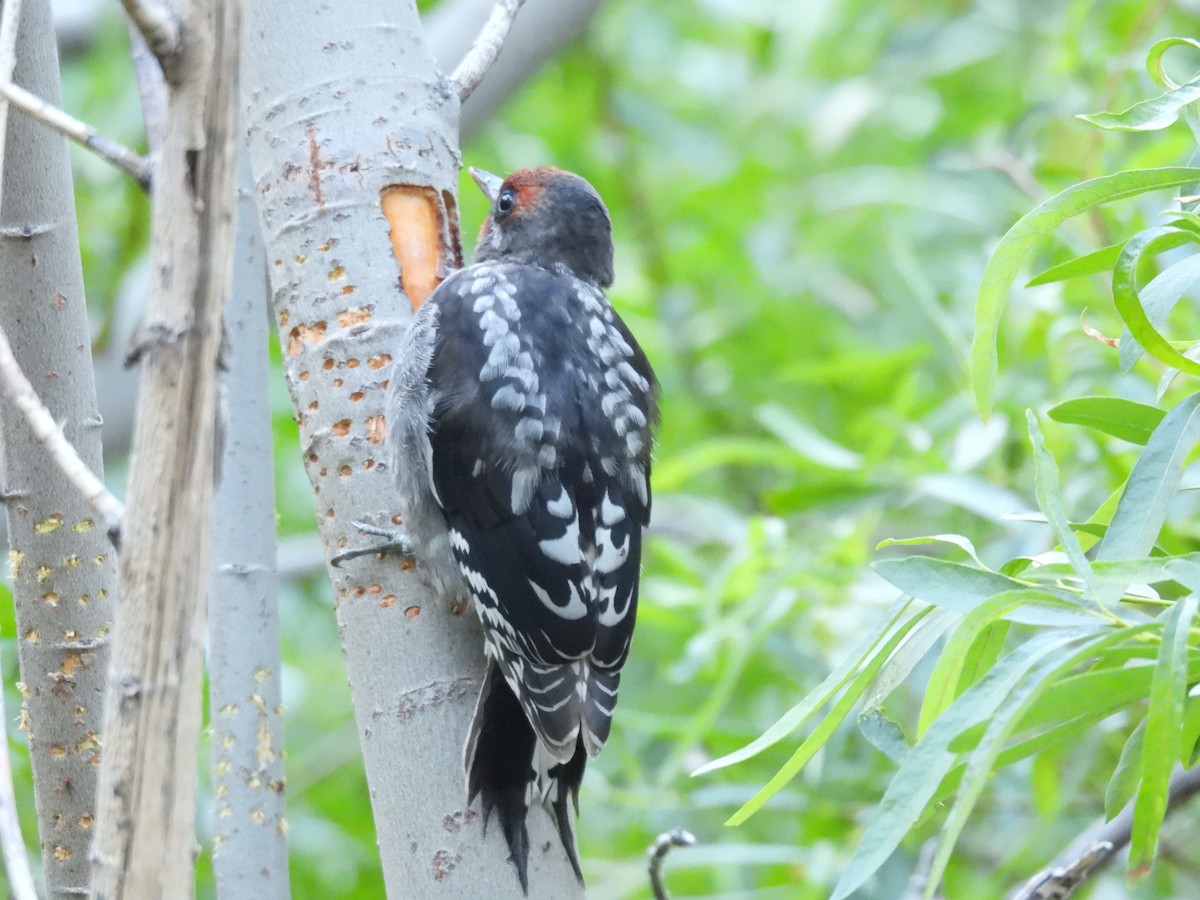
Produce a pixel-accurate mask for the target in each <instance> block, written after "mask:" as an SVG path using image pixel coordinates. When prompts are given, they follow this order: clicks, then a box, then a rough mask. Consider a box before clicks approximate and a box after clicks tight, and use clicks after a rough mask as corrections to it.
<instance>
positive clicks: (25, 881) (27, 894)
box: [0, 691, 37, 900]
mask: <svg viewBox="0 0 1200 900" xmlns="http://www.w3.org/2000/svg"><path fill="white" fill-rule="evenodd" d="M7 721H8V716H7V715H5V713H4V691H0V722H7ZM0 734H3V732H0ZM0 850H2V851H3V854H4V871H5V872H7V873H8V884H9V889H10V890H11V891H12V896H13V898H14V900H37V891H35V890H34V888H33V873H32V872H31V871H30V869H29V854H28V853H27V852H26V850H25V840H24V838H22V837H21V823H20V821H19V820H18V819H17V801H16V795H15V792H14V791H13V780H12V766H11V765H10V764H9V761H8V741H7V740H5V741H4V746H3V747H0Z"/></svg>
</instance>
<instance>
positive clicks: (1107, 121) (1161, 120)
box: [1075, 78, 1200, 131]
mask: <svg viewBox="0 0 1200 900" xmlns="http://www.w3.org/2000/svg"><path fill="white" fill-rule="evenodd" d="M1196 100H1200V78H1193V79H1192V80H1191V81H1189V82H1186V83H1185V84H1181V85H1179V86H1178V87H1176V88H1172V89H1171V90H1169V91H1167V92H1165V93H1163V94H1159V95H1158V96H1157V97H1152V98H1151V99H1149V100H1143V101H1142V102H1141V103H1135V104H1134V105H1133V106H1131V107H1129V109H1127V110H1125V111H1124V112H1119V113H1111V112H1100V113H1092V114H1091V115H1080V116H1076V117H1075V118H1077V119H1083V121H1085V122H1090V123H1091V124H1093V125H1097V126H1099V127H1100V128H1107V129H1110V130H1116V131H1158V130H1159V129H1161V128H1166V127H1167V126H1169V125H1174V124H1175V121H1176V120H1177V119H1178V118H1179V114H1180V112H1182V110H1183V107H1185V106H1187V105H1188V104H1189V103H1193V102H1195V101H1196Z"/></svg>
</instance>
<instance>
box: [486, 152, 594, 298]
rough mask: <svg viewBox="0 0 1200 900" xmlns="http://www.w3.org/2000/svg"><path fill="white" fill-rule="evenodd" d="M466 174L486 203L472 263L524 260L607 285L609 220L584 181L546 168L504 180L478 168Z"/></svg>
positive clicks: (524, 171)
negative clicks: (472, 180)
mask: <svg viewBox="0 0 1200 900" xmlns="http://www.w3.org/2000/svg"><path fill="white" fill-rule="evenodd" d="M470 172H471V177H472V178H474V179H475V183H476V184H477V185H479V189H480V190H481V191H483V193H484V194H485V195H486V196H487V198H488V200H490V201H491V203H492V208H491V211H490V212H489V213H488V217H487V219H486V220H485V221H484V223H483V228H482V229H480V232H479V243H478V244H477V245H476V247H475V262H484V261H486V260H503V261H505V262H517V263H527V264H532V265H536V266H541V267H542V268H545V269H551V270H560V271H566V272H569V273H570V274H572V275H574V276H575V277H576V278H579V279H580V280H582V281H588V282H591V283H592V284H595V285H599V286H600V287H607V286H608V285H610V284H611V283H612V279H613V244H612V223H611V222H610V221H609V218H608V210H607V209H606V208H605V206H604V201H603V200H601V199H600V195H599V194H597V193H596V189H595V188H593V187H592V186H591V185H590V184H588V183H587V182H586V181H584V180H583V179H582V178H580V177H579V176H578V175H575V174H572V173H571V172H564V171H562V170H561V169H554V168H551V167H550V166H542V167H540V168H536V169H518V170H517V171H516V172H513V173H512V174H511V175H509V176H508V177H507V178H505V179H500V178H499V177H497V176H496V175H492V174H489V173H488V172H484V171H481V170H479V169H474V168H472V169H471V170H470Z"/></svg>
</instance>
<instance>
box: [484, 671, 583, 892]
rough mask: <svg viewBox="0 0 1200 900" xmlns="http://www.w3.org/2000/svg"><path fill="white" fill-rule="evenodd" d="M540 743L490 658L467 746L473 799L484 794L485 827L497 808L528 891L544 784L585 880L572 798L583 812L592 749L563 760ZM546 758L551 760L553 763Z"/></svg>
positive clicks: (568, 848) (573, 864) (569, 851)
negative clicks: (536, 803)
mask: <svg viewBox="0 0 1200 900" xmlns="http://www.w3.org/2000/svg"><path fill="white" fill-rule="evenodd" d="M538 749H539V748H538V745H537V736H536V734H535V733H534V730H533V726H531V725H530V724H529V720H528V719H527V718H526V716H525V713H524V711H523V710H522V709H521V704H520V703H519V702H518V701H517V698H516V696H515V695H514V694H513V692H512V689H511V688H510V687H509V686H508V684H507V682H505V680H504V676H503V675H501V673H500V668H499V666H498V665H497V664H496V663H495V662H489V664H488V671H487V675H486V677H485V678H484V684H483V689H482V691H480V694H479V700H478V702H477V703H476V705H475V715H474V717H473V718H472V720H471V730H470V733H469V734H468V736H467V743H466V748H465V751H464V756H465V759H464V763H465V767H466V771H467V802H468V803H472V802H474V800H475V798H476V797H478V798H479V801H480V806H481V807H482V810H483V827H484V829H485V830H486V828H487V824H488V821H489V819H490V818H491V815H492V812H493V811H494V812H495V813H496V815H497V817H498V818H499V820H500V828H501V830H502V831H503V832H504V840H505V843H506V844H507V845H508V852H509V859H510V860H511V861H512V863H513V865H514V866H515V867H516V870H517V878H518V879H519V880H520V882H521V890H522V891H523V892H524V893H526V894H528V892H529V831H528V828H527V826H526V822H525V817H526V814H527V813H528V810H529V803H530V800H531V799H532V797H533V794H534V791H535V788H538V787H540V788H541V793H542V800H543V802H544V803H545V805H546V806H547V807H548V808H549V809H550V811H551V812H552V813H553V815H554V818H555V820H556V823H557V825H558V834H559V838H560V839H561V841H562V844H563V849H564V850H566V853H567V858H568V859H569V860H570V862H571V868H573V869H574V870H575V875H576V877H577V878H579V880H580V882H582V881H583V873H582V871H581V870H580V867H579V854H578V851H577V850H576V846H575V826H574V823H573V820H572V819H571V811H570V810H569V809H568V799H569V800H570V801H571V802H572V803H574V805H575V808H576V813H578V809H579V806H578V804H579V785H580V783H581V782H582V781H583V770H584V765H585V763H586V762H587V753H586V752H585V751H584V749H583V746H582V744H579V745H578V746H577V747H576V750H575V754H574V756H572V758H571V759H570V760H568V761H567V762H565V763H559V762H557V761H556V760H555V759H554V758H553V756H551V755H550V754H549V753H548V752H542V753H538ZM543 760H545V761H547V762H548V763H549V764H550V765H549V766H548V767H547V765H546V762H543ZM539 770H540V771H539ZM539 783H540V784H539Z"/></svg>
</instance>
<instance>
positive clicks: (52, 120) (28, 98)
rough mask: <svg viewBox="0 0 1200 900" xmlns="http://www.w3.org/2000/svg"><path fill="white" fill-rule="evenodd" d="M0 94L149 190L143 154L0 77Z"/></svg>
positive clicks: (148, 164) (147, 171)
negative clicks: (1, 79)
mask: <svg viewBox="0 0 1200 900" xmlns="http://www.w3.org/2000/svg"><path fill="white" fill-rule="evenodd" d="M0 97H3V98H4V99H5V100H7V101H8V102H9V103H11V104H12V105H13V106H15V107H16V108H17V109H19V110H21V111H22V112H24V113H26V114H28V115H30V116H32V117H33V118H34V119H37V120H38V121H39V122H42V123H43V124H45V125H49V126H50V127H51V128H53V129H54V130H55V131H59V132H61V133H62V134H64V135H66V136H67V137H69V138H70V139H71V140H73V141H75V142H76V143H78V144H80V145H82V146H84V147H87V148H88V149H89V150H91V151H92V152H93V153H95V154H96V155H97V156H100V157H102V158H104V159H106V160H108V161H109V162H110V163H112V164H113V165H114V166H116V167H117V168H118V169H120V170H121V171H122V172H124V173H125V174H126V175H128V176H129V177H131V178H132V179H133V180H134V181H136V182H137V183H138V184H140V185H141V186H142V190H144V191H147V192H148V191H149V190H150V178H151V166H150V161H149V160H147V159H146V158H145V157H144V156H139V155H138V154H136V153H134V152H133V151H132V150H130V149H129V148H128V147H124V146H122V145H121V144H118V143H117V142H116V141H110V140H109V139H108V138H106V137H104V136H102V135H101V134H99V133H98V132H97V131H96V129H95V128H93V127H92V126H91V125H88V124H87V123H86V122H81V121H80V120H79V119H76V118H75V117H74V116H72V115H71V114H69V113H67V112H64V111H63V110H61V109H59V108H58V107H56V106H51V105H50V104H49V103H47V102H46V101H45V100H43V99H42V98H41V97H38V96H37V95H36V94H31V93H30V92H29V91H27V90H25V88H23V87H20V86H19V85H16V84H13V83H12V82H11V81H0Z"/></svg>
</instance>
